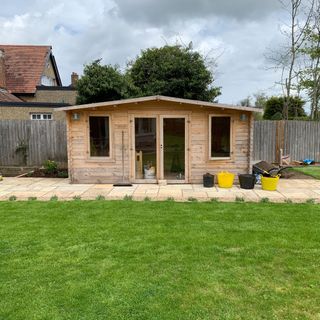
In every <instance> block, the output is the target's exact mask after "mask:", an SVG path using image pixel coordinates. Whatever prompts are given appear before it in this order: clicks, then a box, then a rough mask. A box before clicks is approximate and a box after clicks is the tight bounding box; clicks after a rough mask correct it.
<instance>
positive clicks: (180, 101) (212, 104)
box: [56, 96, 262, 112]
mask: <svg viewBox="0 0 320 320" xmlns="http://www.w3.org/2000/svg"><path fill="white" fill-rule="evenodd" d="M148 101H167V102H174V103H178V104H181V105H183V104H189V105H198V106H199V107H212V108H221V109H231V110H240V111H249V112H262V109H259V108H255V107H244V106H237V105H230V104H222V103H215V102H207V101H200V100H191V99H182V98H175V97H167V96H148V97H140V98H131V99H123V100H115V101H106V102H97V103H90V104H81V105H75V106H68V107H62V108H57V109H56V111H70V110H80V109H91V108H99V107H108V106H120V105H123V104H129V103H136V104H138V103H142V102H148Z"/></svg>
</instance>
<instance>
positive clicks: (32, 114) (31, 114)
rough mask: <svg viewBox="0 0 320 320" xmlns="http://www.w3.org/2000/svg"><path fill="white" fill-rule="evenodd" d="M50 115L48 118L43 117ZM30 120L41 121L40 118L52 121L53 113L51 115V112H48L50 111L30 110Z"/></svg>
mask: <svg viewBox="0 0 320 320" xmlns="http://www.w3.org/2000/svg"><path fill="white" fill-rule="evenodd" d="M45 115H46V116H50V119H48V118H47V119H44V116H45ZM33 116H36V117H37V116H40V119H33ZM30 120H32V121H41V120H43V121H52V120H53V115H52V113H50V112H43V113H41V112H30Z"/></svg>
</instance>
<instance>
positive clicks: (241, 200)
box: [236, 197, 244, 202]
mask: <svg viewBox="0 0 320 320" xmlns="http://www.w3.org/2000/svg"><path fill="white" fill-rule="evenodd" d="M236 202H244V198H243V197H236Z"/></svg>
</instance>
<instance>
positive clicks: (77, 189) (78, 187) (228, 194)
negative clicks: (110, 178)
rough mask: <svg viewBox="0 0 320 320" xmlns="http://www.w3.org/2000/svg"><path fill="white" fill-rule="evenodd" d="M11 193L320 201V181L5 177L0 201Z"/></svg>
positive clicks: (22, 195) (40, 197)
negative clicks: (223, 184) (245, 184)
mask: <svg viewBox="0 0 320 320" xmlns="http://www.w3.org/2000/svg"><path fill="white" fill-rule="evenodd" d="M11 196H15V197H17V200H28V199H31V198H37V199H38V200H50V199H51V198H52V197H53V196H57V197H58V199H60V200H73V199H75V198H78V197H81V199H84V200H94V199H96V198H97V197H98V196H103V197H105V198H106V199H107V200H113V199H114V200H118V199H123V198H124V197H126V196H130V197H132V198H133V199H134V200H144V199H146V198H148V199H150V200H167V199H169V198H170V199H172V198H173V199H174V200H176V201H190V200H195V199H196V200H199V201H210V200H212V199H217V200H219V201H235V200H237V199H238V200H244V201H253V202H259V201H261V200H262V199H264V198H268V200H269V201H271V202H285V201H289V200H290V201H292V202H297V203H298V202H305V201H307V200H310V199H312V200H313V201H315V202H316V203H320V180H313V179H306V180H304V179H297V180H294V179H289V180H285V179H281V180H280V181H279V186H278V190H277V191H264V190H262V189H261V186H260V185H256V186H255V189H254V190H244V189H241V188H240V186H239V185H234V186H233V187H232V188H231V189H222V188H219V187H218V186H214V187H213V188H204V187H203V186H202V185H200V184H176V185H170V184H169V185H157V184H153V185H150V184H149V185H148V184H134V185H133V186H132V187H114V186H113V185H112V184H71V183H70V181H69V180H68V179H57V178H4V179H3V181H0V200H8V199H9V198H10V197H11Z"/></svg>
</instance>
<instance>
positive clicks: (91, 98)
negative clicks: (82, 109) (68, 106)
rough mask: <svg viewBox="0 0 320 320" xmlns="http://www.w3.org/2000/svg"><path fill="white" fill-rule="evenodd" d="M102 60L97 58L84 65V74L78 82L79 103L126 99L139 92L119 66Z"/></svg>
mask: <svg viewBox="0 0 320 320" xmlns="http://www.w3.org/2000/svg"><path fill="white" fill-rule="evenodd" d="M100 62H101V60H95V61H93V62H92V63H91V64H88V65H86V66H85V67H84V72H83V76H82V77H81V78H80V79H79V80H78V82H77V90H78V98H77V103H78V104H84V103H93V102H102V101H111V100H119V99H125V98H129V97H130V96H133V95H134V94H135V93H136V92H137V91H136V88H134V86H133V85H132V83H131V81H130V78H128V77H127V76H126V75H123V74H122V73H121V72H120V71H119V68H118V67H117V66H111V65H101V63H100Z"/></svg>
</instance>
